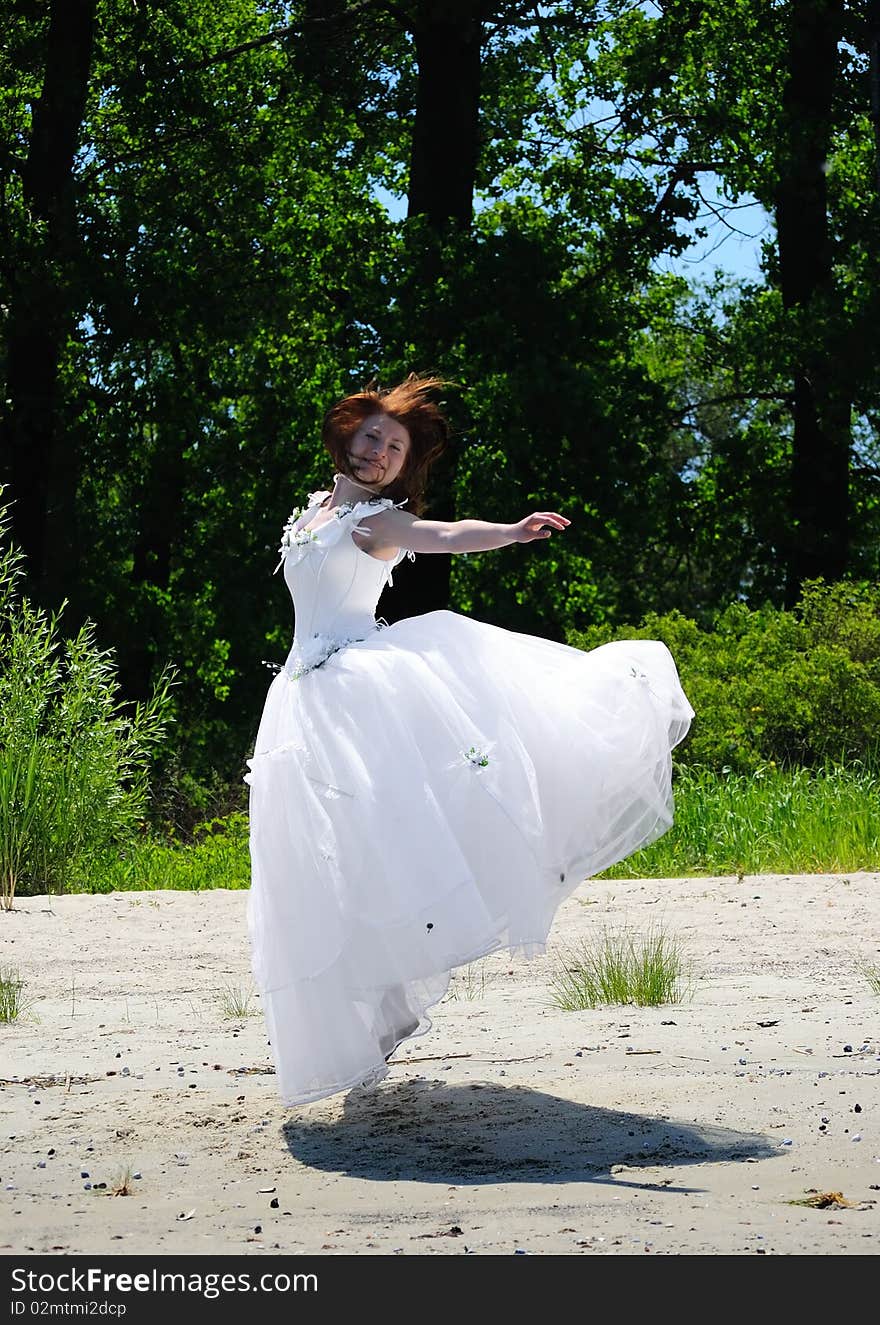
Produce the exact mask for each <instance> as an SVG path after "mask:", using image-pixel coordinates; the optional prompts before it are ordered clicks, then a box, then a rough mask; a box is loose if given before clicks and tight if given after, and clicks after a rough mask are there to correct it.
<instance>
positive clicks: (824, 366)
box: [776, 0, 852, 603]
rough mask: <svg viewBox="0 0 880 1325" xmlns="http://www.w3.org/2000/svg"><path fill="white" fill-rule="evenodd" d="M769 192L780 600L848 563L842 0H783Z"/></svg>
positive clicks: (848, 404) (848, 399)
mask: <svg viewBox="0 0 880 1325" xmlns="http://www.w3.org/2000/svg"><path fill="white" fill-rule="evenodd" d="M789 9H790V12H789V16H788V20H789V33H788V62H787V68H786V70H785V75H784V77H785V87H784V91H783V97H782V123H781V131H782V132H781V142H780V151H779V158H778V180H779V183H778V187H777V193H776V233H777V242H778V246H779V282H780V288H781V292H782V302H783V307H784V308H785V309H786V310H790V311H792V312H794V313H796V315H797V326H798V330H799V332H800V335H799V336H798V337H797V342H799V344H798V343H797V342H796V348H795V352H794V359H795V361H794V363H793V365H792V367H793V379H794V382H793V385H794V402H793V414H794V432H793V436H792V459H791V543H790V551H789V558H788V599H789V601H790V602H792V603H793V602H795V601H796V600H797V598H798V597H799V594H800V588H801V585H802V584H803V582H804V580H806V579H812V578H815V577H816V576H825V577H826V578H827V579H829V580H836V579H839V578H840V577H841V576H842V575H843V574H844V573H845V572H846V570H847V569H848V564H849V543H850V531H849V510H850V498H849V468H850V454H851V447H852V433H851V422H850V419H851V412H852V391H851V387H850V381H849V373H848V372H847V370H846V365H845V364H844V363H843V362H841V361H840V360H839V359H838V358H837V357H836V356H835V355H833V354H831V353H829V349H830V346H829V331H831V329H832V328H833V327H834V325H835V323H836V321H837V319H836V318H835V315H834V314H835V302H836V301H835V289H834V278H833V270H832V260H833V251H832V243H831V235H830V225H829V215H828V182H827V176H828V163H829V159H830V156H831V153H832V150H833V135H834V101H835V85H836V81H837V77H838V70H839V64H840V61H839V54H838V52H839V46H840V42H841V39H842V35H843V31H842V28H843V10H844V5H843V0H792V3H791V5H790V7H789Z"/></svg>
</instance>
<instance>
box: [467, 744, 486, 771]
mask: <svg viewBox="0 0 880 1325" xmlns="http://www.w3.org/2000/svg"><path fill="white" fill-rule="evenodd" d="M464 757H465V759H466V760H467V761H468V763H469V764H473V766H474V768H486V767H487V765H488V763H489V755H488V752H487V751H486V750H480V749H479V748H478V747H477V746H476V745H472V746H471V748H470V749H469V750H465V752H464Z"/></svg>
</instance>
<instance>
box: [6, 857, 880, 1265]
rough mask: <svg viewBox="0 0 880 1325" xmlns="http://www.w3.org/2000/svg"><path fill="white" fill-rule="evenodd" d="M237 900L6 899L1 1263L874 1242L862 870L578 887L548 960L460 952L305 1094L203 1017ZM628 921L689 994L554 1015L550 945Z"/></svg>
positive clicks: (262, 1053)
mask: <svg viewBox="0 0 880 1325" xmlns="http://www.w3.org/2000/svg"><path fill="white" fill-rule="evenodd" d="M245 903H246V894H245V893H242V892H239V893H236V892H223V891H218V892H212V893H198V894H190V893H181V892H160V893H116V894H111V895H108V896H97V897H92V896H82V895H77V896H69V897H31V898H22V899H20V900H18V901H17V902H16V905H15V909H14V910H13V911H12V912H11V913H3V914H0V952H2V959H0V960H2V964H3V965H4V966H5V967H7V968H8V967H12V968H14V969H15V970H16V971H17V972H18V973H19V974H20V976H21V977H22V978H23V979H24V980H25V982H26V988H25V991H24V992H25V997H26V998H27V999H29V1001H30V1006H29V1009H28V1011H27V1014H26V1015H25V1017H24V1018H22V1019H20V1020H19V1021H18V1022H16V1023H13V1024H11V1025H3V1026H0V1055H2V1059H0V1077H2V1091H0V1098H2V1108H3V1124H2V1154H3V1159H2V1201H3V1215H2V1233H0V1242H2V1247H0V1250H2V1252H3V1254H4V1255H6V1256H12V1255H15V1256H21V1255H23V1254H34V1253H36V1254H55V1255H70V1254H75V1253H84V1254H89V1255H98V1254H100V1255H114V1254H119V1255H131V1254H133V1253H135V1252H137V1253H140V1254H147V1255H158V1256H163V1255H179V1254H184V1253H187V1254H188V1253H196V1254H205V1253H208V1254H218V1253H232V1254H242V1253H243V1254H249V1255H254V1256H268V1257H272V1256H280V1255H290V1254H301V1255H302V1254H316V1253H317V1254H322V1255H327V1256H333V1255H337V1254H351V1253H359V1254H364V1255H404V1256H414V1255H433V1256H438V1255H463V1254H473V1255H513V1254H516V1253H518V1252H519V1253H525V1254H532V1255H548V1254H552V1255H640V1256H641V1255H645V1254H646V1253H649V1254H653V1255H677V1254H696V1255H710V1254H717V1253H721V1254H726V1255H755V1254H764V1255H817V1254H818V1255H867V1254H870V1255H874V1254H876V1253H877V1252H878V1250H880V1126H878V1123H880V998H878V996H877V995H876V994H875V993H873V992H872V990H871V988H870V986H869V984H868V982H867V981H866V979H865V977H864V974H863V971H862V965H863V963H865V962H873V963H874V964H877V963H878V962H880V875H878V874H866V873H863V874H852V875H848V876H841V875H809V876H792V877H785V876H772V877H771V876H760V877H755V876H747V877H746V878H744V879H741V880H737V879H735V878H709V879H671V880H634V881H625V882H621V881H613V882H610V881H602V882H585V883H584V884H582V885H581V887H580V888H579V889H578V890H577V892H576V893H575V894H574V895H573V896H572V897H571V898H570V899H569V900H568V901H567V902H566V903H565V904H564V906H563V907H562V908H561V910H560V912H559V913H558V915H557V918H556V922H555V924H554V927H553V930H552V931H551V935H550V940H549V943H548V949H547V953H546V955H545V956H542V957H539V958H537V959H535V960H533V961H531V962H528V961H525V960H523V959H521V958H517V959H513V960H511V958H510V957H509V955H508V954H506V953H500V954H498V953H496V954H493V955H492V956H491V957H489V958H487V959H486V960H485V961H482V962H479V963H476V964H475V965H474V966H472V967H470V968H467V969H466V970H465V971H464V972H462V973H460V974H458V975H457V976H456V977H455V979H454V981H453V984H452V987H451V989H450V992H449V994H448V995H447V996H446V998H445V999H444V1000H443V1002H442V1003H440V1004H439V1005H438V1006H437V1007H436V1008H435V1009H434V1010H433V1018H434V1025H433V1029H432V1030H431V1031H430V1032H429V1033H428V1034H426V1035H424V1036H421V1037H419V1038H417V1039H414V1040H411V1041H409V1042H408V1043H407V1044H406V1045H405V1046H403V1047H402V1048H401V1049H400V1050H398V1053H397V1055H396V1056H395V1059H393V1060H392V1070H391V1073H390V1075H389V1077H388V1078H387V1080H385V1081H384V1082H382V1083H381V1084H380V1085H378V1086H376V1087H373V1088H370V1089H356V1090H353V1091H350V1092H349V1093H348V1094H346V1095H340V1096H336V1097H334V1098H332V1099H329V1100H323V1101H320V1102H318V1103H316V1104H312V1105H309V1106H307V1107H303V1108H301V1109H285V1108H283V1107H282V1105H281V1104H280V1102H279V1100H278V1098H277V1096H276V1092H275V1082H274V1076H273V1073H272V1069H271V1062H270V1057H269V1049H268V1046H267V1041H266V1034H265V1029H264V1026H263V1021H262V1016H261V1015H260V1013H259V1000H258V999H256V998H255V999H254V1000H253V1007H254V1009H255V1011H256V1014H257V1015H249V1016H240V1017H238V1018H236V1017H234V1016H232V1017H230V1016H227V1015H225V1013H226V1012H227V1011H228V1007H224V1002H225V1003H227V1004H228V1002H229V994H230V991H232V992H233V993H246V992H247V991H248V990H250V989H251V988H252V986H251V982H250V973H249V953H248V948H247V939H246V928H245ZM621 925H626V926H627V927H629V928H630V929H631V930H633V931H636V932H639V933H642V932H645V933H646V932H648V930H649V929H650V928H651V927H652V926H654V927H656V926H657V925H662V927H663V929H664V930H665V931H666V932H668V933H669V934H670V935H672V936H674V937H675V938H676V939H677V940H678V941H679V942H680V944H681V947H682V951H683V954H684V956H685V959H686V961H687V963H688V966H689V973H690V978H689V987H688V990H687V992H686V995H685V996H684V997H683V998H682V999H681V1000H680V1001H678V1002H676V1003H674V1004H667V1005H665V1006H662V1007H656V1008H637V1007H632V1006H625V1007H623V1006H621V1007H603V1008H598V1009H595V1010H590V1011H579V1012H565V1011H562V1010H560V1009H559V1008H558V1007H555V1006H554V1005H553V1003H552V998H551V989H550V976H551V974H552V971H553V969H554V967H555V965H556V964H557V963H558V961H559V960H560V956H561V954H562V953H564V952H565V951H566V950H568V949H570V948H571V947H572V946H573V945H576V944H577V943H578V941H579V940H581V939H585V938H589V937H590V936H594V935H596V934H598V933H600V932H601V930H602V929H603V927H607V926H612V927H619V926H621ZM120 1188H121V1189H122V1191H121V1193H120V1194H116V1193H117V1192H119V1189H120ZM832 1193H837V1194H838V1195H839V1196H840V1197H841V1198H842V1200H841V1202H838V1201H836V1200H832V1199H830V1198H831V1194H832ZM822 1198H825V1199H822ZM802 1201H814V1202H816V1204H814V1205H804V1204H793V1202H802Z"/></svg>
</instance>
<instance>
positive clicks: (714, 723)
mask: <svg viewBox="0 0 880 1325" xmlns="http://www.w3.org/2000/svg"><path fill="white" fill-rule="evenodd" d="M609 639H659V640H663V642H664V643H665V644H666V645H667V646H668V647H669V649H670V651H671V652H672V655H673V657H674V658H675V661H676V664H677V665H678V670H679V674H680V676H681V681H682V685H683V686H684V689H685V692H686V694H687V696H688V698H689V699H690V701H691V703H692V705H693V707H694V710H695V714H696V716H695V718H694V723H693V726H692V729H691V733H690V736H689V737H688V739H687V741H686V742H685V743H684V745H683V746H681V747H679V750H678V751H677V753H676V759H677V761H678V762H680V763H682V764H692V765H696V764H699V765H701V766H704V767H707V768H714V769H717V770H718V771H736V772H749V771H751V770H754V769H756V768H758V767H760V766H762V765H769V766H771V767H773V766H775V765H780V766H782V765H786V766H806V767H819V766H824V765H826V764H828V763H829V762H831V763H837V764H840V763H848V762H851V761H853V760H860V761H861V762H862V763H863V764H865V765H867V766H876V764H877V763H878V759H880V748H878V733H880V584H866V583H862V584H857V583H849V582H842V583H839V584H830V585H829V584H825V583H824V582H823V581H822V580H813V581H810V582H809V583H808V584H807V585H806V586H805V587H804V591H803V593H802V595H801V598H800V601H799V602H798V604H797V605H796V607H795V608H794V610H793V611H786V610H784V609H782V608H773V607H764V608H760V609H757V610H753V609H750V608H748V607H746V606H745V605H744V604H742V603H733V604H731V605H730V606H729V607H727V608H725V609H724V610H723V611H722V612H720V613H719V614H718V616H717V617H716V618H715V621H714V623H713V627H712V628H711V629H709V630H706V629H703V628H702V627H700V626H699V625H698V624H697V623H696V622H695V621H692V620H690V619H689V618H688V617H685V616H682V615H681V613H679V612H670V613H667V614H666V615H664V616H658V615H656V614H650V615H648V616H646V617H645V619H644V621H643V622H642V624H641V625H640V626H639V627H637V628H634V629H628V628H621V629H619V630H617V631H614V632H613V633H612V631H610V630H609V629H608V628H604V627H597V628H594V629H593V630H590V631H584V632H581V631H573V632H571V633H570V634H569V636H568V642H569V644H572V645H575V646H576V647H579V648H595V647H596V645H598V644H602V643H604V642H605V641H606V640H609Z"/></svg>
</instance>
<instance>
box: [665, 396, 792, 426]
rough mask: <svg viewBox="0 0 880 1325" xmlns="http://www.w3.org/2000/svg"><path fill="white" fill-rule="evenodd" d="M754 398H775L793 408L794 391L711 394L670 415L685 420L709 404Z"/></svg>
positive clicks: (728, 403) (725, 403)
mask: <svg viewBox="0 0 880 1325" xmlns="http://www.w3.org/2000/svg"><path fill="white" fill-rule="evenodd" d="M752 400H773V401H775V402H776V403H777V404H782V405H788V406H789V408H791V407H792V406H793V405H794V392H793V391H732V392H730V393H729V394H728V395H724V396H710V397H709V399H707V400H695V401H694V403H693V404H692V405H685V407H684V408H683V409H678V410H670V411H669V416H670V418H672V419H676V420H678V421H681V420H683V419H684V418H685V417H686V416H687V415H688V414H693V413H694V411H695V410H698V409H703V408H704V407H705V406H707V405H732V404H736V403H743V402H746V401H752Z"/></svg>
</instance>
